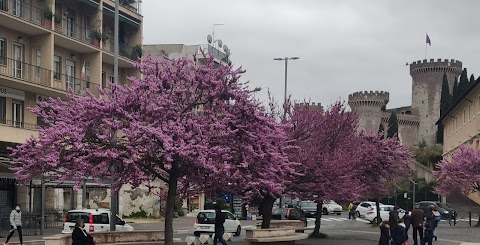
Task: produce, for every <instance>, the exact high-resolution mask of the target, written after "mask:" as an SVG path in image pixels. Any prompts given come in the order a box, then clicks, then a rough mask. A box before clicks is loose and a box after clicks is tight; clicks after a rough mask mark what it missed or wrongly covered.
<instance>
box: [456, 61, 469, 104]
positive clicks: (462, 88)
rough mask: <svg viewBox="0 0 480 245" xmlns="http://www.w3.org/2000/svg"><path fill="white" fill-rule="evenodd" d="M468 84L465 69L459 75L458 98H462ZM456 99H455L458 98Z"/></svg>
mask: <svg viewBox="0 0 480 245" xmlns="http://www.w3.org/2000/svg"><path fill="white" fill-rule="evenodd" d="M468 84H469V80H468V75H467V68H465V69H463V71H462V74H461V75H460V82H459V83H458V97H460V96H462V95H463V93H465V91H467V88H468ZM458 97H457V98H458Z"/></svg>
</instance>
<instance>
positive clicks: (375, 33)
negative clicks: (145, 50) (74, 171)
mask: <svg viewBox="0 0 480 245" xmlns="http://www.w3.org/2000/svg"><path fill="white" fill-rule="evenodd" d="M479 7H480V2H476V1H475V2H474V1H469V2H468V5H467V1H455V2H454V1H446V0H424V1H415V0H405V1H384V0H371V1H358V0H344V1H334V0H331V1H316V0H301V1H300V0H299V1H291V0H261V1H259V0H242V1H220V0H210V1H195V0H179V1H158V0H144V2H143V7H142V8H143V15H144V37H145V39H144V43H146V44H157V43H184V44H203V43H206V35H207V34H211V33H212V24H214V23H222V24H225V25H224V26H217V27H216V30H215V36H216V37H217V38H221V39H222V40H223V42H224V43H225V44H227V45H228V46H229V48H230V49H231V52H232V59H233V61H234V63H235V65H238V66H240V65H241V66H243V67H244V68H245V69H246V70H247V73H246V74H245V75H244V79H245V80H249V81H251V85H252V86H258V87H263V88H270V90H271V91H272V92H273V94H274V95H275V97H276V98H277V99H278V100H282V99H283V93H284V63H282V62H278V61H273V58H275V57H285V56H299V57H300V59H299V60H296V61H291V62H290V63H289V66H288V92H289V94H292V97H293V98H294V99H298V100H303V99H311V100H312V101H314V102H321V103H322V104H330V103H333V102H334V101H336V100H338V99H344V100H345V99H346V98H347V97H348V94H350V93H353V92H356V91H363V90H386V91H389V92H390V103H389V107H396V106H403V105H410V103H411V77H410V75H409V69H408V67H407V66H405V63H406V62H412V61H416V60H420V59H423V58H425V33H426V32H428V34H429V36H430V38H431V40H432V46H431V47H428V58H435V59H436V58H442V59H445V58H448V59H458V60H462V61H463V63H464V65H465V66H467V67H468V68H469V69H468V70H469V72H474V73H475V72H476V73H477V74H480V71H479V70H478V69H477V67H478V66H479V65H480V62H479V61H478V60H477V59H475V54H476V53H478V51H480V47H479V46H478V45H477V43H478V41H477V40H478V38H479V36H480V34H477V33H476V32H475V29H474V28H475V26H477V24H478V20H477V19H478V18H477V17H476V9H479ZM439 82H441V81H439ZM266 94H267V93H266V92H265V91H263V92H260V93H259V94H258V96H259V97H260V98H261V99H263V100H265V99H266Z"/></svg>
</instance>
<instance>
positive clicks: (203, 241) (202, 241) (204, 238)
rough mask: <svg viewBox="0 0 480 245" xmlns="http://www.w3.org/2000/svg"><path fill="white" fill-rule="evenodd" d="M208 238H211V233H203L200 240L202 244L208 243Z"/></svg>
mask: <svg viewBox="0 0 480 245" xmlns="http://www.w3.org/2000/svg"><path fill="white" fill-rule="evenodd" d="M208 239H210V236H209V235H201V236H200V237H199V238H198V241H200V244H208Z"/></svg>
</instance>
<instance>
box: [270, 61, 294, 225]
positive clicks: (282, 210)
mask: <svg viewBox="0 0 480 245" xmlns="http://www.w3.org/2000/svg"><path fill="white" fill-rule="evenodd" d="M298 59H300V57H285V58H274V59H273V60H276V61H282V60H284V61H285V91H284V92H285V94H284V98H283V106H284V108H283V119H285V118H286V117H287V110H286V108H285V105H286V103H287V81H288V76H287V74H288V61H289V60H298ZM283 206H284V204H283V196H281V197H280V210H281V215H280V219H283V218H284V217H283V216H284V215H283V214H284V209H283Z"/></svg>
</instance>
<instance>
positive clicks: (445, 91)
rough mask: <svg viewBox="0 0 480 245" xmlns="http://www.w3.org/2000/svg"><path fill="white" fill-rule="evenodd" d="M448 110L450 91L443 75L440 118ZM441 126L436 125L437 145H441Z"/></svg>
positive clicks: (446, 79)
mask: <svg viewBox="0 0 480 245" xmlns="http://www.w3.org/2000/svg"><path fill="white" fill-rule="evenodd" d="M449 108H450V90H449V88H448V78H447V74H445V73H444V74H443V82H442V94H441V97H440V116H443V115H445V113H447V111H448V109H449ZM443 131H444V129H443V125H442V124H438V130H437V143H438V144H443Z"/></svg>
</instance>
